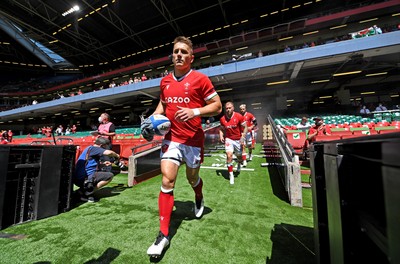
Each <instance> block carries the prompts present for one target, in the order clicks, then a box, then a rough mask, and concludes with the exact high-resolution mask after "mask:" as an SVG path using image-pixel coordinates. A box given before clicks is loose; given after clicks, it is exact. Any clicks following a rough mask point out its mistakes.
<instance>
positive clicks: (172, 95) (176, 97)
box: [160, 70, 217, 147]
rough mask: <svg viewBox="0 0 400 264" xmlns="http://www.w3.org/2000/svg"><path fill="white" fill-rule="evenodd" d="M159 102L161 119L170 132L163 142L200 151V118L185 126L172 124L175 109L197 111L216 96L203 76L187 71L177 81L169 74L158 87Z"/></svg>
mask: <svg viewBox="0 0 400 264" xmlns="http://www.w3.org/2000/svg"><path fill="white" fill-rule="evenodd" d="M160 89H161V95H160V99H161V102H162V103H164V104H165V106H166V107H165V115H166V116H167V117H168V119H169V120H170V121H171V130H170V132H168V133H167V134H166V135H165V139H167V140H171V141H174V142H178V143H182V144H185V145H189V146H194V147H203V145H204V132H203V128H202V126H201V117H200V116H198V117H195V118H193V119H190V120H188V121H186V122H179V121H177V120H175V113H176V111H178V110H179V108H178V106H181V107H187V108H200V107H203V106H204V105H206V101H208V100H210V99H211V98H213V97H214V96H216V95H217V92H216V91H215V89H214V86H213V84H212V83H211V81H210V79H209V78H208V77H207V76H206V75H205V74H203V73H201V72H198V71H195V70H190V71H189V72H188V73H187V74H186V75H185V76H183V77H181V78H179V79H177V78H176V77H175V76H174V74H173V73H170V74H168V75H167V76H165V77H164V78H163V79H162V80H161V84H160Z"/></svg>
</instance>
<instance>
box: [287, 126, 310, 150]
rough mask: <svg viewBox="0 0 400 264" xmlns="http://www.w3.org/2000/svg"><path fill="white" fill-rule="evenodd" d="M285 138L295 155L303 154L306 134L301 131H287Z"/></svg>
mask: <svg viewBox="0 0 400 264" xmlns="http://www.w3.org/2000/svg"><path fill="white" fill-rule="evenodd" d="M286 137H287V139H288V141H289V143H290V145H292V147H293V149H294V150H295V152H296V153H303V149H304V145H305V143H306V133H305V132H303V131H301V130H288V131H286Z"/></svg>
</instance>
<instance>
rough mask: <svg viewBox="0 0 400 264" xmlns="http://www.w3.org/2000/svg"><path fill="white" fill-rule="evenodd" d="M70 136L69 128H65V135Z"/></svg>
mask: <svg viewBox="0 0 400 264" xmlns="http://www.w3.org/2000/svg"><path fill="white" fill-rule="evenodd" d="M69 134H71V128H70V127H69V126H67V128H66V129H65V135H69Z"/></svg>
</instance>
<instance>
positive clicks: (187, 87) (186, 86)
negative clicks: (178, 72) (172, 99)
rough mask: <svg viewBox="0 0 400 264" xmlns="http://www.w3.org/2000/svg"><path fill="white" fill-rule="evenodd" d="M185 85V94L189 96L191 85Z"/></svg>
mask: <svg viewBox="0 0 400 264" xmlns="http://www.w3.org/2000/svg"><path fill="white" fill-rule="evenodd" d="M184 85H185V94H188V93H189V86H190V83H185V84H184Z"/></svg>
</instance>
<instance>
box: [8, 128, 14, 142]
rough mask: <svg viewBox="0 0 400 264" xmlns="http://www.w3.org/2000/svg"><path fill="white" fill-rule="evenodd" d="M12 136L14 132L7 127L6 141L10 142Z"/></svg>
mask: <svg viewBox="0 0 400 264" xmlns="http://www.w3.org/2000/svg"><path fill="white" fill-rule="evenodd" d="M13 136H14V133H13V132H12V130H11V129H9V130H8V142H10V143H11V142H12V140H13Z"/></svg>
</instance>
